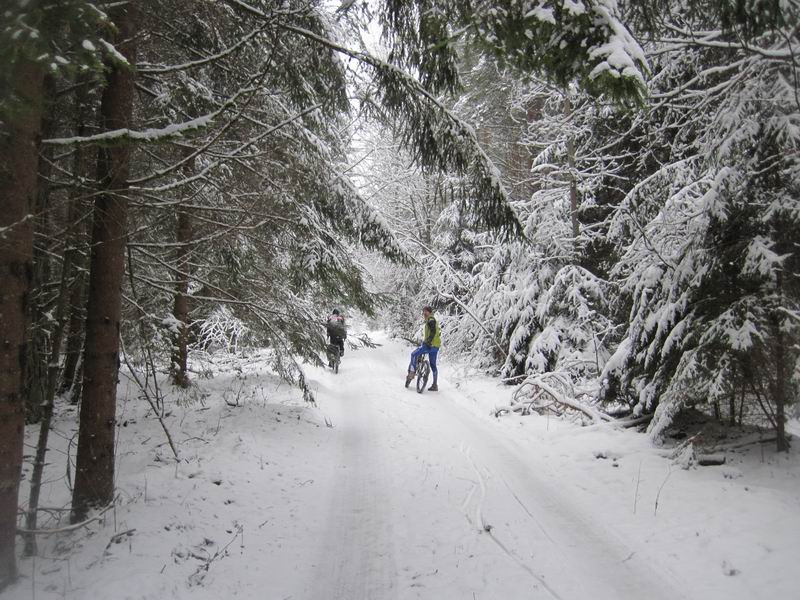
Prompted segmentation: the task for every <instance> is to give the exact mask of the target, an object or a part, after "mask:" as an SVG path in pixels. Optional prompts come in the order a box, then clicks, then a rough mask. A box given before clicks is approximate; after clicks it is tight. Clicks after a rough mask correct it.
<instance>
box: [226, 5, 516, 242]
mask: <svg viewBox="0 0 800 600" xmlns="http://www.w3.org/2000/svg"><path fill="white" fill-rule="evenodd" d="M233 1H234V2H236V3H237V4H241V3H240V2H239V0H233ZM280 27H282V28H283V29H285V30H287V31H291V32H293V33H297V34H298V35H301V36H303V37H305V38H307V39H310V40H313V41H315V42H317V43H319V44H321V45H323V46H325V47H327V48H330V49H331V50H335V51H336V52H339V53H341V54H344V55H346V56H349V57H350V58H353V59H354V60H357V61H360V62H362V63H363V64H366V65H368V66H370V67H371V68H373V69H374V70H375V73H376V75H377V76H378V77H379V78H380V79H383V85H385V86H388V85H390V84H391V83H396V84H399V85H402V86H403V87H404V88H405V89H406V90H407V91H409V92H410V93H412V94H413V95H415V96H418V97H421V98H423V99H425V100H426V101H427V102H428V103H429V105H430V106H431V107H432V108H434V109H435V110H436V111H438V112H439V114H441V115H442V116H443V117H444V118H445V120H446V121H447V122H448V124H449V127H447V128H444V129H442V130H441V131H438V132H436V134H437V135H440V136H443V137H444V138H447V139H448V140H449V141H455V140H460V141H461V142H462V143H465V145H464V146H463V148H462V150H463V151H464V152H465V154H462V155H460V156H453V155H451V153H450V152H447V153H445V154H446V156H440V158H439V160H440V164H439V166H440V167H442V168H444V167H445V166H446V165H450V166H453V165H456V164H461V169H463V170H465V171H466V170H467V167H468V168H471V169H475V172H474V173H473V174H472V175H471V177H472V178H473V180H474V181H476V182H480V183H481V186H485V187H483V188H482V191H483V193H482V194H479V197H481V198H482V201H483V202H486V203H488V205H489V206H491V210H490V211H487V212H485V213H484V214H483V215H482V216H483V218H484V220H486V224H487V225H488V226H490V227H499V228H500V229H503V230H505V231H506V232H507V233H512V234H513V235H516V236H522V235H523V234H522V225H521V224H520V222H519V219H518V217H517V214H516V213H515V211H514V209H513V208H512V207H511V205H510V203H509V201H508V198H509V196H508V193H507V191H506V189H505V186H504V184H503V182H502V177H501V175H500V173H499V172H498V171H497V169H496V167H495V166H494V164H493V163H492V161H491V159H490V158H489V157H488V155H487V154H486V152H485V151H484V150H483V148H482V147H481V145H480V144H479V143H478V140H477V137H476V135H475V130H474V129H473V128H472V127H470V126H469V125H468V124H467V123H465V122H464V121H463V120H462V119H461V118H460V117H458V116H457V115H456V114H455V113H454V112H453V111H451V110H449V109H448V108H447V107H446V106H444V105H443V104H442V103H441V102H440V101H439V100H438V99H437V98H436V97H435V96H434V95H433V94H431V93H430V92H429V91H428V90H426V89H425V88H424V87H423V86H422V84H421V83H420V82H419V81H417V80H416V79H415V78H414V77H412V76H411V75H409V74H408V73H406V72H404V71H403V70H402V69H399V68H398V67H396V66H394V65H392V64H390V63H388V62H386V61H383V60H381V59H379V58H377V57H375V56H373V55H371V54H368V53H365V52H360V51H357V50H353V49H350V48H347V47H345V46H342V45H341V44H338V43H336V42H334V41H332V40H330V39H328V38H325V37H323V36H320V35H318V34H316V33H314V32H312V31H309V30H307V29H304V28H302V27H297V26H294V25H289V24H286V23H281V24H280ZM395 101H397V98H395ZM406 107H407V108H408V107H410V103H407V104H406ZM395 110H397V107H395ZM407 116H408V115H407ZM412 120H413V119H412ZM408 127H409V129H408V131H409V132H410V133H409V134H408V135H409V139H411V138H412V137H413V135H414V134H413V133H411V132H413V131H414V125H413V124H411V125H408ZM409 143H410V142H409ZM455 146H456V144H454V147H453V150H454V151H455V150H456V148H455Z"/></svg>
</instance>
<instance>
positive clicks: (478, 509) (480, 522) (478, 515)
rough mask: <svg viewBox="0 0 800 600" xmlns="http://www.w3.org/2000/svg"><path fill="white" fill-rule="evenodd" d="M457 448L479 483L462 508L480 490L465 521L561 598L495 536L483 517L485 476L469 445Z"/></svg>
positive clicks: (486, 487) (554, 596)
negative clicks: (471, 512)
mask: <svg viewBox="0 0 800 600" xmlns="http://www.w3.org/2000/svg"><path fill="white" fill-rule="evenodd" d="M459 450H460V451H461V453H462V454H463V455H464V456H465V457H466V458H467V460H468V461H469V464H470V465H471V466H472V470H473V471H475V474H476V475H477V476H478V482H479V485H477V486H475V487H473V488H472V489H471V490H470V493H469V495H468V496H467V499H466V500H465V501H464V506H463V507H462V508H466V507H467V505H468V504H469V500H471V498H472V496H473V494H474V492H475V490H476V489H477V488H480V491H481V494H480V499H479V500H478V502H477V504H476V505H475V521H474V522H473V521H472V520H471V519H470V518H469V515H468V514H467V513H466V512H465V516H466V517H467V521H469V522H470V524H471V525H473V526H476V525H477V527H478V534H484V533H486V534H488V536H489V538H491V540H492V541H493V542H494V543H495V544H496V545H497V547H498V548H500V550H502V551H503V553H504V554H505V555H506V556H507V557H508V558H510V559H511V560H512V561H514V562H515V563H516V564H517V565H519V566H520V567H521V568H522V569H523V570H524V571H525V572H526V573H528V575H530V576H531V577H533V579H534V580H535V581H536V582H537V583H538V584H539V585H541V586H542V587H543V588H544V589H545V590H546V591H547V592H548V593H549V594H550V595H551V596H552V597H553V598H555V599H556V600H562V598H561V596H560V595H559V594H558V592H556V591H555V590H554V589H552V588H551V587H550V586H549V585H548V583H547V582H546V581H545V580H544V579H542V577H540V576H539V575H537V574H536V573H535V572H534V571H533V569H532V568H531V567H530V566H529V565H528V564H527V563H525V561H524V560H522V559H521V558H519V557H518V556H517V555H516V554H515V553H514V552H512V551H511V550H509V549H508V548H507V547H506V545H505V544H503V542H501V541H500V540H499V539H498V538H497V536H496V535H495V534H494V533H493V529H494V527H492V525H491V524H489V523H487V522H486V520H485V519H484V518H483V504H484V501H485V500H486V491H487V489H488V486H487V485H486V477H485V476H484V475H483V473H481V471H480V469H479V468H478V465H477V464H476V463H475V460H474V459H473V458H472V455H471V453H470V450H471V447H470V446H467V447H466V450H465V448H464V444H463V442H462V444H461V446H460V447H459ZM504 483H506V482H505V480H504ZM506 486H507V487H508V483H506ZM509 490H510V488H509ZM510 491H511V490H510ZM511 493H512V494H513V495H514V497H515V498H516V500H517V502H519V503H520V505H522V507H523V509H525V511H526V512H528V511H527V509H526V508H525V506H524V505H523V504H522V502H521V501H520V500H519V497H517V496H516V494H514V492H513V491H511ZM528 514H529V515H530V513H529V512H528ZM531 516H532V515H531Z"/></svg>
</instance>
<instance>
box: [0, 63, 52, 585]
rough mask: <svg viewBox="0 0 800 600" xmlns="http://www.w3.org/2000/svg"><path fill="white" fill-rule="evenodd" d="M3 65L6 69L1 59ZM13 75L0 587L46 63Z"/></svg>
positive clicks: (1, 380)
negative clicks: (15, 104) (15, 102)
mask: <svg viewBox="0 0 800 600" xmlns="http://www.w3.org/2000/svg"><path fill="white" fill-rule="evenodd" d="M4 68H6V67H5V66H4ZM10 68H11V69H13V75H12V77H11V80H12V81H13V82H14V84H15V91H16V92H17V94H18V97H19V99H20V100H21V102H20V106H18V107H15V110H14V114H13V117H12V118H6V115H3V119H2V120H3V121H6V122H5V123H4V126H3V128H2V129H1V130H0V202H2V207H0V278H2V282H3V283H2V286H0V590H2V589H3V588H5V587H6V586H7V585H8V584H9V583H10V582H11V581H13V579H14V578H15V577H16V561H15V555H14V542H15V538H16V532H17V503H18V493H19V480H20V475H21V471H22V444H23V439H24V433H25V412H24V396H23V386H24V374H25V361H26V356H27V347H26V342H25V337H26V336H25V334H26V315H27V311H28V298H29V292H30V283H31V278H32V273H33V264H32V261H33V226H32V222H31V219H30V215H29V210H30V207H31V206H33V205H34V203H35V199H36V183H37V181H36V169H37V167H38V162H39V161H38V155H39V142H40V127H41V114H42V88H43V81H44V74H43V71H42V69H41V67H40V66H39V65H38V64H36V63H34V62H31V61H28V60H27V59H26V58H25V57H24V56H20V57H19V58H18V60H17V62H16V64H14V65H12V66H11V67H10Z"/></svg>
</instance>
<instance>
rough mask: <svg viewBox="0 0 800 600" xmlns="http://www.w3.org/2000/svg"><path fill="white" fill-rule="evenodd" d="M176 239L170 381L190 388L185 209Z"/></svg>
mask: <svg viewBox="0 0 800 600" xmlns="http://www.w3.org/2000/svg"><path fill="white" fill-rule="evenodd" d="M193 167H194V161H189V162H188V163H187V165H186V167H185V169H184V170H185V171H186V172H187V175H188V174H190V173H191V171H192V170H193ZM177 221H178V222H177V228H176V231H175V238H176V241H177V243H178V251H177V257H176V260H175V302H174V305H173V310H172V316H173V317H175V320H176V321H177V322H178V323H179V324H178V330H177V331H176V332H175V333H174V334H173V351H172V381H173V383H175V385H178V386H180V387H184V388H185V387H188V386H189V375H188V373H189V370H188V360H189V297H188V295H189V256H190V255H191V246H190V244H191V242H192V216H191V214H189V211H188V209H186V208H183V207H179V208H178V219H177Z"/></svg>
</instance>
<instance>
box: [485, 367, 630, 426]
mask: <svg viewBox="0 0 800 600" xmlns="http://www.w3.org/2000/svg"><path fill="white" fill-rule="evenodd" d="M548 379H549V380H552V381H548ZM571 388H572V384H571V383H570V382H569V381H568V380H566V379H565V378H564V377H561V376H559V375H558V374H557V373H544V374H541V375H539V374H536V375H529V376H528V377H527V379H526V380H525V381H524V382H523V383H521V384H520V386H519V388H518V389H517V390H516V391H515V392H514V396H513V400H512V403H511V407H510V408H511V410H513V411H514V412H522V414H529V413H530V411H532V410H535V411H537V412H541V411H543V410H553V408H552V407H553V405H560V406H562V407H565V408H567V409H572V410H576V411H578V412H580V413H582V414H584V415H586V416H587V417H589V418H590V419H591V420H592V422H593V423H595V424H597V423H602V422H614V421H615V419H614V418H613V417H611V416H609V415H607V414H605V413H602V412H600V411H598V410H597V409H595V408H594V407H592V406H589V405H587V404H584V403H583V402H580V401H579V400H577V399H576V398H575V397H574V396H575V393H574V390H573V389H571ZM542 399H547V400H548V403H547V404H546V405H542V404H540V401H541V400H542ZM517 406H520V408H519V409H517V408H516V407H517ZM504 410H505V408H500V409H498V410H497V411H496V412H495V416H499V414H501V413H502V412H503V411H504ZM553 412H556V413H558V411H554V410H553ZM558 414H560V413H558Z"/></svg>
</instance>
